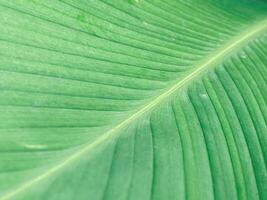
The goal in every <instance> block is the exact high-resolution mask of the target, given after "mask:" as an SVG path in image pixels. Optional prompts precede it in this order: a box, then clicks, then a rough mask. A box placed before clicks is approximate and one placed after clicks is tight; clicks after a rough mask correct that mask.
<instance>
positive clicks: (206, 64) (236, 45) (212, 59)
mask: <svg viewBox="0 0 267 200" xmlns="http://www.w3.org/2000/svg"><path fill="white" fill-rule="evenodd" d="M265 29H267V20H263V21H261V22H259V23H257V24H256V25H254V26H251V27H250V28H249V29H247V30H246V31H244V32H243V33H241V34H239V35H238V36H236V37H234V38H233V39H232V40H230V41H229V42H228V43H227V44H226V45H224V46H223V47H221V48H219V49H217V50H215V51H214V52H213V53H212V54H210V55H209V56H208V57H206V58H205V59H203V60H202V61H201V62H200V63H199V64H198V65H197V66H196V67H195V68H194V69H193V70H192V71H191V72H189V73H188V74H187V75H185V77H184V78H183V79H180V80H177V81H175V82H174V84H173V85H171V86H170V87H169V88H167V89H166V90H165V91H164V92H163V93H161V94H160V95H159V96H157V97H156V98H155V99H154V100H153V101H151V102H150V103H147V104H146V105H145V106H143V107H141V108H140V109H139V110H137V111H136V112H135V113H133V114H132V115H131V116H130V117H128V118H126V119H125V120H123V121H122V122H120V123H119V124H118V125H116V126H115V127H114V128H112V129H110V130H109V131H107V132H106V133H103V134H102V135H101V136H100V137H99V138H98V139H96V140H95V141H94V142H91V143H88V144H86V145H84V146H83V147H82V148H81V149H80V150H78V151H76V152H75V153H74V154H72V155H71V156H69V157H68V158H66V159H64V160H63V161H62V162H61V163H59V164H57V165H56V166H54V167H52V168H50V169H49V170H47V171H45V172H44V173H43V174H40V175H39V176H37V177H35V178H33V179H32V180H30V181H28V182H26V183H24V184H22V185H21V186H19V187H18V188H16V189H15V190H13V191H10V192H8V193H6V194H5V195H4V196H2V197H0V200H7V199H10V198H11V197H14V196H15V195H17V194H18V193H20V192H22V191H24V190H26V189H27V188H29V187H31V186H33V185H34V184H37V183H39V182H40V181H42V180H43V179H45V178H47V177H49V176H50V175H52V174H53V173H55V172H57V171H58V170H60V169H62V168H63V167H64V166H66V165H68V164H70V163H71V162H72V161H74V160H76V159H78V158H79V157H81V156H82V155H83V154H85V153H86V152H89V151H90V150H92V149H94V148H95V147H96V146H98V145H100V144H101V143H103V142H104V141H106V140H108V139H110V138H112V137H114V136H116V133H117V132H118V130H120V129H121V128H123V127H126V126H127V125H128V124H130V123H131V122H133V121H135V120H136V119H138V118H139V117H141V116H143V115H144V114H145V113H147V112H148V111H150V110H151V109H153V108H154V107H156V106H157V105H158V104H160V103H161V102H162V101H164V100H165V99H167V98H168V97H170V96H171V95H172V94H174V93H175V92H176V91H177V90H179V89H180V88H181V87H183V86H185V85H187V84H189V83H190V82H191V81H192V80H194V79H195V78H197V77H198V76H200V75H201V74H202V73H203V72H205V71H207V70H208V69H210V68H214V67H215V65H216V64H217V63H219V62H220V61H222V60H223V59H224V58H225V57H226V56H228V55H229V54H230V52H233V51H237V50H238V49H240V48H241V47H242V46H244V45H243V44H247V43H248V41H250V40H252V39H253V38H255V37H256V36H257V35H259V34H260V33H261V32H263V31H264V30H265Z"/></svg>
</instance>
